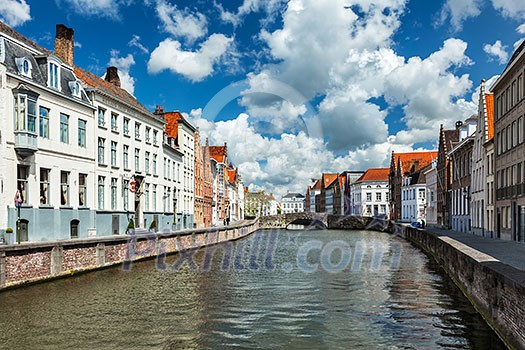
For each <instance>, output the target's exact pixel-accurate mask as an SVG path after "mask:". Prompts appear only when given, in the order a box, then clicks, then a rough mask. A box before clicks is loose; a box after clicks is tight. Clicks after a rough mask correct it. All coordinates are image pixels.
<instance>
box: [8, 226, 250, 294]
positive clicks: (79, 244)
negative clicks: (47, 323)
mask: <svg viewBox="0 0 525 350" xmlns="http://www.w3.org/2000/svg"><path fill="white" fill-rule="evenodd" d="M258 229H259V224H258V222H257V221H251V222H245V223H242V224H239V225H231V226H225V227H217V228H210V229H195V230H186V231H176V232H158V233H143V234H136V235H126V236H108V237H94V238H88V239H72V240H64V241H53V242H32V243H22V244H16V245H6V246H0V290H2V289H6V288H10V287H16V286H20V285H25V284H31V283H35V282H40V281H44V280H48V279H54V278H60V277H67V276H70V275H73V274H75V273H80V272H86V271H91V270H97V269H101V268H106V267H109V266H113V265H118V264H122V263H123V262H132V261H137V260H142V259H148V258H152V257H155V256H157V255H160V254H172V253H176V252H180V251H184V250H188V249H196V248H200V247H206V246H210V245H214V244H218V243H221V242H226V241H233V240H237V239H239V238H242V237H245V236H247V235H250V234H251V233H253V232H255V231H257V230H258Z"/></svg>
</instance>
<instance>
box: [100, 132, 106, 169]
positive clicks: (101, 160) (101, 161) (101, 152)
mask: <svg viewBox="0 0 525 350" xmlns="http://www.w3.org/2000/svg"><path fill="white" fill-rule="evenodd" d="M105 143H106V140H105V139H103V138H102V137H99V138H98V163H99V164H105V159H104V153H105Z"/></svg>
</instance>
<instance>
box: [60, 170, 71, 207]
mask: <svg viewBox="0 0 525 350" xmlns="http://www.w3.org/2000/svg"><path fill="white" fill-rule="evenodd" d="M60 205H66V206H68V205H70V204H69V173H68V172H67V171H61V172H60Z"/></svg>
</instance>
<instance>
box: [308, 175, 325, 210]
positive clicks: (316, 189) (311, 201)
mask: <svg viewBox="0 0 525 350" xmlns="http://www.w3.org/2000/svg"><path fill="white" fill-rule="evenodd" d="M321 185H322V183H321V180H320V179H319V180H315V182H314V184H313V186H308V188H307V191H308V193H307V196H306V199H305V206H306V207H307V210H306V211H308V212H310V213H316V212H317V210H316V206H315V203H316V199H315V198H316V197H317V196H318V195H320V194H321ZM306 201H307V203H306Z"/></svg>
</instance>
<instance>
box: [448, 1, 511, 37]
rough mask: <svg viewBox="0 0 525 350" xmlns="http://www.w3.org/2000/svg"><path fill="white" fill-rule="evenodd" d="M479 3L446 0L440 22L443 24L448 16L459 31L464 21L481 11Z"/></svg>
mask: <svg viewBox="0 0 525 350" xmlns="http://www.w3.org/2000/svg"><path fill="white" fill-rule="evenodd" d="M511 1H513V0H511ZM481 5H482V0H446V2H445V4H444V5H443V8H442V9H441V18H440V22H441V24H443V23H444V22H445V21H446V20H447V19H449V18H450V23H451V24H452V26H453V28H454V30H456V31H459V30H461V29H462V27H463V22H464V21H466V20H467V19H469V18H472V17H477V16H478V15H479V14H480V13H481Z"/></svg>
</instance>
